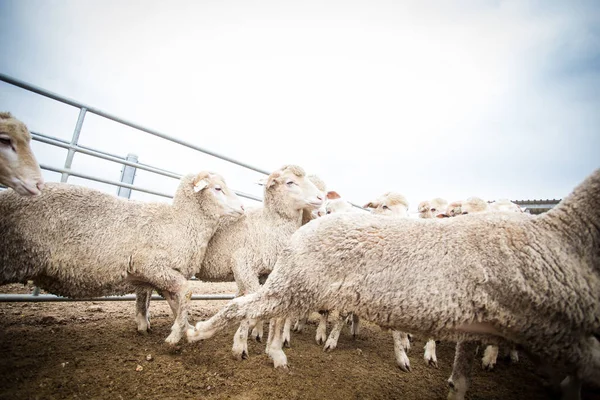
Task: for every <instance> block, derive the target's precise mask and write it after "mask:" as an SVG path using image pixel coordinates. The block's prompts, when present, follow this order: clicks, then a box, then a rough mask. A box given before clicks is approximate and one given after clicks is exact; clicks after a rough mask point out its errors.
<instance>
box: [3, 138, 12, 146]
mask: <svg viewBox="0 0 600 400" xmlns="http://www.w3.org/2000/svg"><path fill="white" fill-rule="evenodd" d="M0 144H2V145H3V146H6V147H12V142H11V141H10V139H9V138H6V137H0Z"/></svg>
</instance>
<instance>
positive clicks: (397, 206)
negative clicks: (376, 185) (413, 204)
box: [364, 192, 408, 217]
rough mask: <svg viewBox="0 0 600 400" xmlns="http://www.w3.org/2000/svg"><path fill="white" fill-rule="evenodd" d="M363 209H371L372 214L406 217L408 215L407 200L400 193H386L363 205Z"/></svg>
mask: <svg viewBox="0 0 600 400" xmlns="http://www.w3.org/2000/svg"><path fill="white" fill-rule="evenodd" d="M364 208H371V209H372V210H371V212H372V213H373V214H381V215H392V216H396V217H406V216H407V215H408V200H406V197H404V196H403V195H401V194H400V193H394V192H387V193H384V194H383V196H381V197H379V198H377V200H374V201H370V202H368V203H367V204H365V205H364Z"/></svg>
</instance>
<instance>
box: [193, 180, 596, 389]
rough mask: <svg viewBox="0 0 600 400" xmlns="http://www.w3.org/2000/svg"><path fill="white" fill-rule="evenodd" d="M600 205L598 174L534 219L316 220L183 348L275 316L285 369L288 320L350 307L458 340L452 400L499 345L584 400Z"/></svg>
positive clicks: (275, 345) (276, 346) (278, 353)
mask: <svg viewBox="0 0 600 400" xmlns="http://www.w3.org/2000/svg"><path fill="white" fill-rule="evenodd" d="M598 204H600V169H599V170H596V171H595V172H594V173H593V174H592V175H591V176H590V177H588V178H587V179H586V180H585V181H584V182H583V183H582V184H580V185H579V186H578V187H577V188H576V189H575V190H574V191H573V193H571V194H570V195H569V196H567V197H566V198H565V199H564V200H563V201H562V202H561V203H560V204H559V205H558V206H556V207H555V208H554V209H552V210H550V211H549V212H547V213H545V214H542V215H539V216H532V217H529V216H527V215H525V214H520V213H490V214H473V215H470V216H468V217H465V218H448V219H443V220H441V221H437V220H428V219H409V218H403V219H402V218H383V217H380V216H377V215H360V214H339V215H332V216H330V217H328V218H320V219H317V220H316V221H314V222H312V223H310V224H307V225H306V226H304V227H302V228H301V229H299V230H298V231H297V232H296V233H295V234H294V235H293V237H292V239H291V245H290V247H289V248H288V249H287V250H286V251H285V252H284V253H283V255H282V257H281V258H280V259H279V261H278V263H277V266H276V267H275V269H274V270H273V272H272V273H271V275H270V276H269V279H268V280H267V281H266V282H265V284H264V286H263V287H262V288H261V289H260V290H259V291H258V292H257V293H253V294H251V295H248V296H244V297H241V298H238V299H235V300H233V301H232V302H231V303H229V305H227V306H226V307H224V308H223V309H222V310H221V311H219V312H218V313H217V314H216V315H215V316H213V317H212V318H210V319H209V320H207V321H204V322H199V323H197V324H196V327H195V329H190V330H188V331H187V336H188V340H189V341H196V340H200V339H206V338H209V337H211V336H213V335H214V334H215V333H216V332H218V331H220V330H222V329H223V328H225V327H226V326H228V325H229V324H231V323H235V322H237V321H240V320H242V319H247V318H252V319H257V318H260V319H264V318H276V319H277V320H276V326H275V327H274V337H273V341H272V343H271V346H270V348H269V355H270V357H271V358H272V359H273V362H274V365H275V366H276V367H286V365H287V359H286V356H285V354H284V352H283V351H282V341H281V328H282V321H283V320H282V318H283V317H285V316H289V315H299V314H303V313H305V312H307V311H308V310H314V309H319V308H325V309H343V310H350V311H352V312H355V313H357V314H359V315H360V316H361V317H364V318H366V319H367V320H370V321H372V322H374V323H376V324H378V325H381V326H388V327H390V328H397V329H409V330H410V331H411V332H420V333H421V334H424V335H427V334H429V335H432V336H435V337H437V338H441V339H446V340H454V341H459V342H460V343H459V345H460V346H461V347H462V349H463V350H465V351H466V353H465V354H466V355H467V357H466V358H463V359H462V360H463V361H464V362H463V364H461V365H460V366H458V365H455V369H454V372H453V377H452V378H451V381H450V383H451V384H452V386H453V387H452V388H451V390H450V393H449V398H450V399H462V398H464V395H465V392H466V390H467V387H468V382H469V371H470V367H471V364H472V362H473V360H474V357H475V353H474V351H473V350H474V348H473V347H474V344H475V343H477V342H478V341H484V342H488V343H489V342H494V341H503V340H506V341H510V342H513V343H515V344H517V345H520V346H521V347H522V348H523V349H524V350H526V351H527V352H529V353H531V354H533V355H535V356H537V357H540V358H542V359H544V360H546V361H547V362H548V363H550V364H551V365H554V366H556V367H558V368H560V369H561V370H563V371H565V373H566V374H567V375H568V377H567V378H566V379H565V380H564V381H563V383H562V389H563V394H564V398H566V399H569V400H575V399H580V392H581V384H582V382H584V381H585V382H588V383H591V384H595V385H600V342H599V341H598V337H599V336H600V301H599V300H600V209H599V208H598ZM438 242H439V243H438ZM423 243H438V244H437V245H436V246H435V247H432V246H423ZM433 283H435V286H434V287H435V290H431V287H432V284H433ZM459 356H460V354H459V353H457V355H456V358H457V359H459V358H460V357H459Z"/></svg>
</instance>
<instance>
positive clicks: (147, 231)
mask: <svg viewBox="0 0 600 400" xmlns="http://www.w3.org/2000/svg"><path fill="white" fill-rule="evenodd" d="M243 211H244V210H243V206H242V203H241V202H240V200H239V198H238V197H237V196H236V194H235V193H233V192H232V191H231V190H230V189H229V188H228V187H227V185H226V184H225V181H224V179H223V177H221V176H220V175H218V174H215V173H212V172H207V171H203V172H200V173H198V174H195V175H193V174H192V175H186V176H185V177H183V178H182V179H181V180H180V183H179V187H178V188H177V191H176V193H175V197H174V198H173V204H164V203H143V202H137V201H133V200H126V199H122V198H118V197H115V196H113V195H110V194H107V193H103V192H100V191H98V190H94V189H90V188H86V187H81V186H76V185H69V184H66V183H48V184H46V187H45V189H44V191H43V192H42V194H41V195H39V196H35V197H27V198H25V197H20V196H17V195H15V193H14V192H11V191H7V192H4V193H0V216H1V217H0V231H1V232H2V234H3V241H2V243H1V246H0V285H4V284H6V283H16V282H22V283H26V282H27V280H33V281H34V283H35V284H36V285H37V286H39V287H40V288H42V289H45V290H47V291H49V292H51V293H54V294H57V295H61V296H67V297H73V298H87V297H95V296H105V295H121V294H125V293H128V292H131V291H132V286H133V288H135V289H136V294H137V292H138V289H139V288H144V289H145V288H147V287H153V288H156V289H157V290H159V291H161V292H162V293H163V294H164V295H165V297H166V299H167V300H169V303H170V305H171V306H172V307H174V313H175V317H176V318H175V323H174V324H173V327H172V328H171V334H170V335H169V336H168V337H167V339H166V342H167V343H168V344H175V343H177V342H178V341H179V340H180V339H181V337H182V335H183V334H184V332H185V329H186V327H187V326H189V324H188V323H187V315H188V307H189V301H190V297H191V294H192V292H191V289H190V288H189V287H188V282H187V278H189V277H190V276H191V275H192V274H193V273H194V272H195V271H196V270H198V269H199V268H200V263H201V261H202V258H203V256H204V252H205V250H206V245H207V243H208V241H209V239H210V238H211V236H212V235H213V233H214V232H215V230H216V228H217V224H218V223H219V220H220V218H221V217H223V216H231V218H239V217H240V216H241V215H242V214H243ZM144 308H146V309H144ZM136 322H137V324H138V331H146V330H147V329H149V323H148V319H147V304H142V302H141V301H140V302H138V304H137V313H136Z"/></svg>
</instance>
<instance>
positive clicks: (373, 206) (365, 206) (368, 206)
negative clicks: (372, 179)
mask: <svg viewBox="0 0 600 400" xmlns="http://www.w3.org/2000/svg"><path fill="white" fill-rule="evenodd" d="M363 208H377V207H375V204H373V202H372V201H370V202H368V203H367V204H365V205H364V206H363Z"/></svg>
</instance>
